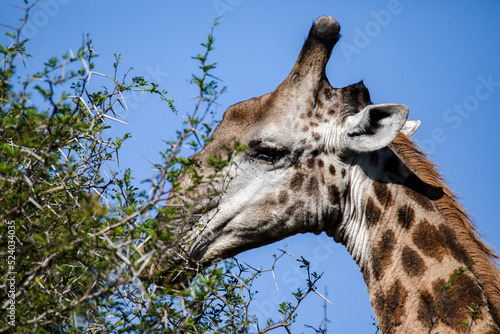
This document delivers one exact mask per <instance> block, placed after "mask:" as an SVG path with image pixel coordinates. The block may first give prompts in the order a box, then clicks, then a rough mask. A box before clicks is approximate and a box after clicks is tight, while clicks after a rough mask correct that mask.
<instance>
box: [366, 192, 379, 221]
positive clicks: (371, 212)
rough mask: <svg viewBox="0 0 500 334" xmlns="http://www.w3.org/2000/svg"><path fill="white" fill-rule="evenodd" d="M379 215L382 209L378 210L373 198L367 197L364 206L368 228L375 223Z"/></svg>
mask: <svg viewBox="0 0 500 334" xmlns="http://www.w3.org/2000/svg"><path fill="white" fill-rule="evenodd" d="M381 216H382V210H380V208H379V207H378V206H377V205H376V204H375V202H374V201H373V199H372V198H371V197H369V198H368V201H367V202H366V207H365V218H366V225H367V226H368V228H370V227H372V226H374V225H375V224H377V223H378V221H379V220H380V217H381Z"/></svg>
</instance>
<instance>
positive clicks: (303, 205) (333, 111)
mask: <svg viewBox="0 0 500 334" xmlns="http://www.w3.org/2000/svg"><path fill="white" fill-rule="evenodd" d="M339 30H340V26H339V24H338V22H337V21H336V20H335V19H334V18H332V17H321V18H319V19H317V20H316V22H315V23H314V25H313V26H312V28H311V30H310V32H309V35H308V37H307V40H306V41H305V43H304V46H303V48H302V50H301V52H300V54H299V56H298V59H297V62H296V63H295V65H294V66H293V68H292V70H291V72H290V74H289V75H288V77H287V78H286V79H285V80H284V81H283V82H282V83H281V84H280V85H279V86H278V87H277V88H276V90H275V91H274V92H272V93H268V94H266V95H263V96H260V97H255V98H252V99H250V100H247V101H244V102H240V103H237V104H235V105H233V106H231V107H229V108H228V109H227V111H226V112H225V114H224V117H223V120H222V121H221V123H220V124H219V125H218V126H217V128H216V129H215V131H214V133H213V135H212V140H211V141H210V142H209V143H208V144H207V145H206V146H205V148H204V149H203V150H202V151H201V152H200V153H198V154H196V155H195V156H194V157H193V159H195V160H196V161H197V163H198V165H199V167H200V173H201V174H202V175H203V174H208V173H209V170H210V167H209V166H208V164H207V162H206V160H207V157H209V156H210V155H215V156H223V155H224V154H225V152H226V151H225V148H228V147H233V146H234V144H235V143H237V142H239V143H242V144H244V145H245V146H246V148H245V149H244V150H243V151H242V152H239V153H238V154H237V155H235V156H234V157H233V161H232V162H233V163H232V164H231V165H230V166H228V167H226V169H225V170H224V171H223V174H227V175H229V176H230V178H231V180H230V182H228V183H226V182H220V183H219V187H220V189H218V192H219V193H220V197H219V198H218V200H217V201H216V202H217V207H213V208H212V207H209V208H208V209H209V210H207V211H208V212H207V211H205V214H204V215H203V216H202V218H201V224H198V225H197V226H198V227H196V228H194V229H193V231H192V233H191V234H192V236H193V238H192V240H194V241H193V242H192V244H191V245H190V249H189V251H188V253H189V255H190V256H191V258H192V259H194V260H198V261H201V262H203V263H209V262H211V261H214V260H217V259H222V258H227V257H230V256H233V255H235V254H237V253H240V252H242V251H245V250H248V249H251V248H255V247H258V246H262V245H265V244H269V243H271V242H274V241H277V240H280V239H283V238H285V237H287V236H291V235H294V234H297V233H305V232H313V233H316V234H319V233H321V232H323V231H325V232H326V233H327V234H328V235H330V236H336V240H337V241H338V238H339V237H338V235H336V234H338V233H337V231H336V230H337V227H338V226H339V223H340V222H342V221H343V220H344V219H345V216H346V214H345V213H346V210H349V208H348V206H349V203H346V200H345V199H346V197H347V196H346V195H347V193H348V192H349V183H350V177H349V174H350V169H351V166H352V165H353V164H355V163H356V159H357V157H358V155H360V154H366V152H371V151H376V150H379V149H381V148H384V147H386V146H387V145H388V144H390V143H391V142H392V141H393V140H394V138H395V137H396V136H397V135H398V133H399V131H400V130H402V129H403V131H406V132H412V131H414V130H415V129H416V127H418V125H417V123H412V122H410V121H408V122H407V116H408V108H407V107H406V106H404V105H401V104H380V105H373V104H371V102H370V96H369V92H368V90H367V89H366V87H365V86H364V84H363V83H362V82H360V83H356V84H353V85H350V86H347V87H345V88H332V86H331V85H330V83H329V81H328V79H327V77H326V75H325V66H326V64H327V62H328V59H329V57H330V53H331V51H332V49H333V46H334V45H335V43H336V42H337V41H338V39H339ZM405 124H406V126H405ZM184 184H185V186H186V187H187V186H188V185H189V180H185V183H184ZM216 187H217V186H216Z"/></svg>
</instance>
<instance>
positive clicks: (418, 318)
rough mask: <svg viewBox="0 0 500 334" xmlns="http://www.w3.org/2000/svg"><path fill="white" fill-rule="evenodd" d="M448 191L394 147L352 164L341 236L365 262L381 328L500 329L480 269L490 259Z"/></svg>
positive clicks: (338, 235)
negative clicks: (463, 224) (459, 219)
mask: <svg viewBox="0 0 500 334" xmlns="http://www.w3.org/2000/svg"><path fill="white" fill-rule="evenodd" d="M367 194H368V195H367ZM444 196H448V195H447V194H446V189H444V190H443V189H442V188H439V187H435V186H430V185H428V184H425V183H424V182H423V181H422V180H421V179H420V178H419V177H417V176H416V174H414V173H413V172H412V171H411V170H410V169H409V168H407V167H406V166H405V164H404V163H403V162H402V161H401V160H400V159H399V157H398V156H397V155H396V154H395V153H394V152H393V151H392V150H391V149H389V148H386V149H383V150H380V151H378V152H375V153H371V154H362V155H360V156H359V160H358V161H357V162H356V163H355V164H354V166H353V168H352V169H351V171H350V187H349V194H348V199H347V200H346V204H345V211H344V212H346V213H347V214H346V215H345V219H344V221H343V222H342V223H341V224H340V226H339V227H338V228H337V230H336V233H335V240H336V241H339V242H342V243H343V244H344V245H345V246H346V247H347V249H348V251H349V252H350V253H351V255H352V257H353V258H354V259H355V260H356V262H357V263H358V264H359V266H360V270H361V272H362V273H363V278H364V280H365V282H366V284H367V288H368V292H369V294H370V302H371V303H372V306H373V308H374V312H375V314H376V316H377V319H378V321H379V327H380V329H381V331H382V333H396V332H401V333H407V332H412V333H436V332H440V333H467V332H470V333H500V330H499V325H498V319H496V318H495V314H494V312H493V311H492V310H491V308H492V307H493V308H494V307H495V305H492V303H493V302H492V298H491V293H490V296H488V291H485V282H484V276H485V275H481V274H479V275H478V273H477V272H478V271H479V272H480V269H481V268H479V269H477V270H476V267H477V266H482V265H484V264H483V263H482V261H483V260H484V259H483V258H480V259H476V258H475V257H476V256H477V252H474V251H470V250H469V249H468V247H467V242H464V237H463V235H462V236H461V235H459V234H463V233H462V232H461V231H459V230H457V229H456V228H455V226H454V225H453V224H450V222H449V221H448V220H449V219H448V218H449V217H447V216H446V215H445V214H444V213H443V208H442V207H440V205H439V203H438V201H439V200H440V199H442V198H443V197H444ZM472 234H473V232H472ZM466 241H467V240H466ZM469 242H471V243H474V242H475V240H469ZM476 260H478V261H479V262H481V263H476ZM493 268H495V267H494V265H493ZM495 269H496V268H495ZM496 270H497V269H496ZM496 275H498V270H497V272H496ZM492 277H493V279H495V277H496V278H497V279H498V276H495V273H492ZM486 283H487V282H486ZM497 284H498V282H497ZM490 290H491V289H490ZM496 298H498V296H496ZM469 329H470V331H469Z"/></svg>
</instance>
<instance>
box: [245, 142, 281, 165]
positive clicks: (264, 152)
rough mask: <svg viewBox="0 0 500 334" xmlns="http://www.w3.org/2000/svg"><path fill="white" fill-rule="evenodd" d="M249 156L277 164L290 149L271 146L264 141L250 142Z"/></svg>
mask: <svg viewBox="0 0 500 334" xmlns="http://www.w3.org/2000/svg"><path fill="white" fill-rule="evenodd" d="M249 148H250V152H249V156H250V157H252V158H253V159H256V160H259V161H261V162H265V163H269V164H275V163H276V162H278V161H280V160H281V159H283V158H284V157H285V156H286V155H287V154H288V153H289V151H288V150H287V149H286V148H283V147H277V146H274V145H273V146H270V145H266V144H264V143H262V142H255V143H250V144H249Z"/></svg>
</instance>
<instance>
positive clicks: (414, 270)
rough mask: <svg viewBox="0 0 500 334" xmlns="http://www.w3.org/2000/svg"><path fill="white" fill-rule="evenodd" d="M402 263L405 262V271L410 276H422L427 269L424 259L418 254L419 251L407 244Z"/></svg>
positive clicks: (402, 255)
mask: <svg viewBox="0 0 500 334" xmlns="http://www.w3.org/2000/svg"><path fill="white" fill-rule="evenodd" d="M401 263H402V264H403V269H404V271H405V272H406V273H407V274H408V275H409V276H410V277H419V276H422V275H423V274H424V272H425V271H426V270H427V266H426V265H425V263H424V260H422V258H421V257H420V255H418V253H417V252H416V251H415V250H413V249H411V248H410V247H409V246H405V247H404V248H403V251H402V253H401Z"/></svg>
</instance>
